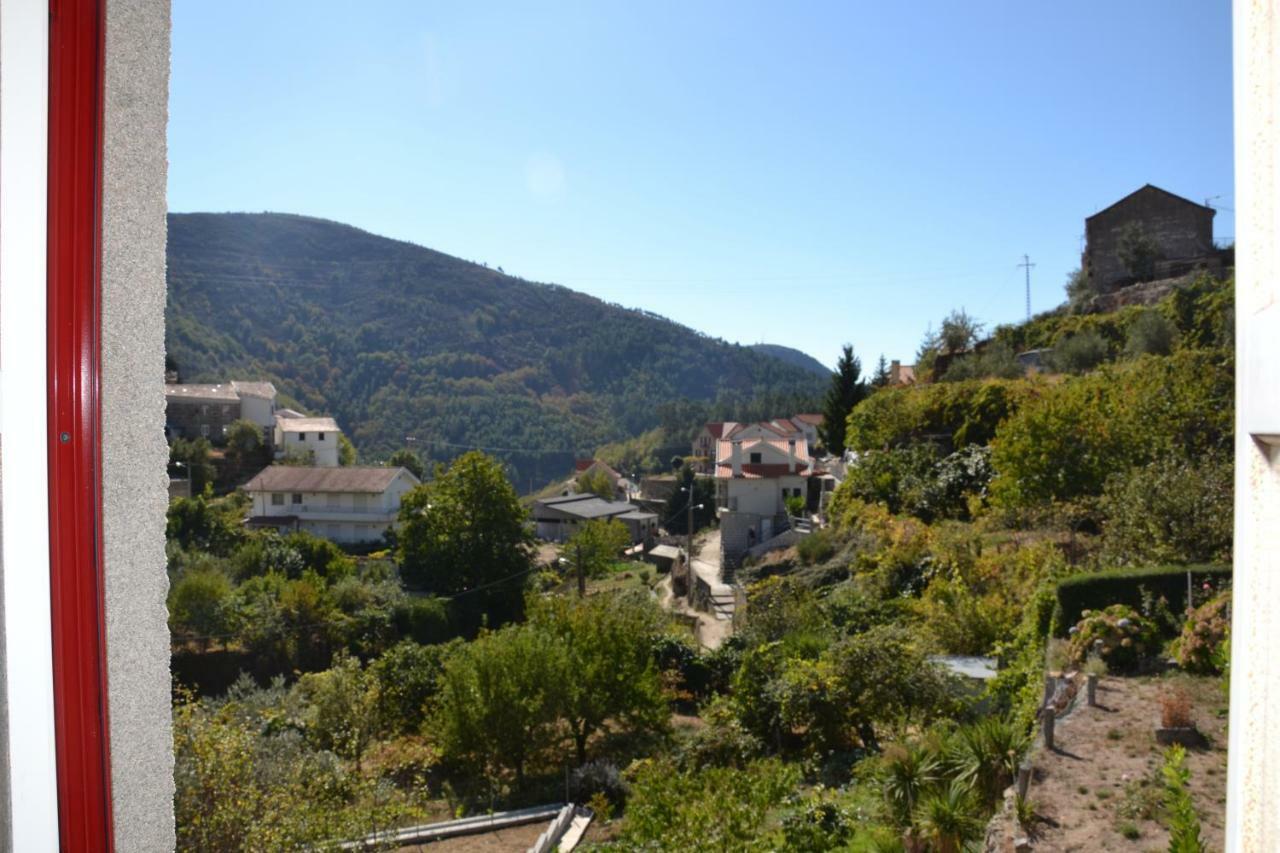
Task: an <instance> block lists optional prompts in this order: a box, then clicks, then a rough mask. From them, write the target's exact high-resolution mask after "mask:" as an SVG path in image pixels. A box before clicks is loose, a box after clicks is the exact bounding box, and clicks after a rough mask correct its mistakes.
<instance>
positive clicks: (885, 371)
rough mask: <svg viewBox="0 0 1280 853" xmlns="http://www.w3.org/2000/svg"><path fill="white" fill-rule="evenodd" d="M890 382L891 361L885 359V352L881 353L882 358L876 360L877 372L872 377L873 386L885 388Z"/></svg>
mask: <svg viewBox="0 0 1280 853" xmlns="http://www.w3.org/2000/svg"><path fill="white" fill-rule="evenodd" d="M888 384H889V362H887V361H885V360H884V353H881V354H880V360H879V361H877V362H876V372H875V373H874V374H873V375H872V377H871V387H872V388H884V387H886V386H888Z"/></svg>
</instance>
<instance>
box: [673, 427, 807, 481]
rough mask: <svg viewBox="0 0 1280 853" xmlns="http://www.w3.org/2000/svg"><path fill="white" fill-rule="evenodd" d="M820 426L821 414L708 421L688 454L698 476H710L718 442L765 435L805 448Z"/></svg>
mask: <svg viewBox="0 0 1280 853" xmlns="http://www.w3.org/2000/svg"><path fill="white" fill-rule="evenodd" d="M821 424H822V415H812V414H810V415H796V416H795V417H793V418H775V419H773V420H771V421H758V422H756V423H739V422H737V421H709V422H707V423H706V424H704V425H703V427H702V430H701V431H700V432H699V433H698V435H697V436H695V437H694V439H693V448H692V449H693V454H692V455H693V457H694V458H695V459H696V460H697V462H696V463H695V465H694V469H695V470H696V471H698V472H699V473H702V474H711V473H713V472H714V468H715V466H716V463H717V462H718V461H719V456H718V454H719V453H720V442H721V441H723V440H724V439H727V438H731V437H737V438H740V439H746V438H760V437H762V436H765V435H768V436H770V437H774V438H783V439H790V438H797V439H803V440H804V441H805V443H806V444H807V445H808V446H809V447H814V446H816V445H817V443H818V427H819V426H821Z"/></svg>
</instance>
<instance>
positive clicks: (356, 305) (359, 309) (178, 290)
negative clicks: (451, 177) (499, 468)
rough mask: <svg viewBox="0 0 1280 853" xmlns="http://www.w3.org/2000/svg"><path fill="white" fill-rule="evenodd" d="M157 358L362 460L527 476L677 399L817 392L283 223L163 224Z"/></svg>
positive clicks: (566, 299) (484, 278)
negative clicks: (300, 412) (487, 455)
mask: <svg viewBox="0 0 1280 853" xmlns="http://www.w3.org/2000/svg"><path fill="white" fill-rule="evenodd" d="M168 262H169V267H168V279H169V301H168V308H167V312H166V313H167V321H168V325H167V338H168V339H167V345H168V351H169V353H170V355H171V356H172V357H173V358H174V359H175V360H176V361H177V363H178V366H179V368H180V370H181V371H182V375H183V378H184V379H185V380H187V381H201V380H210V381H212V380H218V379H225V378H228V377H232V376H255V377H257V376H263V377H265V378H269V379H271V380H273V381H274V382H276V384H277V387H278V388H280V390H281V392H282V393H283V394H285V395H287V396H288V397H291V398H293V399H294V400H296V401H297V403H298V404H299V405H301V406H303V407H305V408H307V409H310V410H313V411H317V412H327V413H330V414H332V415H334V416H335V417H336V418H337V419H338V422H339V424H341V425H342V427H343V428H344V429H345V430H347V432H348V434H350V436H351V437H352V439H353V440H354V441H355V443H356V445H357V446H358V447H359V448H360V450H361V452H362V453H364V454H365V456H366V457H376V456H378V455H382V454H386V453H388V452H390V451H391V450H394V449H395V448H397V447H401V446H403V444H404V439H405V436H414V437H415V438H416V447H417V448H418V449H419V451H420V452H422V454H423V455H424V456H427V457H430V458H434V459H438V460H445V459H448V458H450V457H452V456H454V455H456V453H457V452H459V450H460V449H461V448H465V447H474V446H484V447H489V448H512V449H515V450H517V451H519V452H509V453H503V454H501V455H502V456H503V457H504V458H505V459H507V460H508V461H510V462H511V463H512V464H513V465H514V466H515V468H516V471H515V472H514V473H515V475H516V476H517V477H519V478H520V479H521V480H524V479H526V478H529V477H533V478H535V479H538V480H543V479H545V478H547V477H549V476H551V475H553V474H555V473H558V472H559V471H562V470H564V468H565V467H566V466H567V465H568V463H569V461H570V460H571V458H572V457H573V456H574V455H575V453H578V452H583V451H589V449H591V448H594V447H596V446H597V445H599V444H602V443H604V442H608V441H615V440H618V439H622V438H626V437H628V436H632V435H636V434H639V433H641V432H643V431H645V430H647V429H650V428H652V427H653V426H655V425H656V424H657V423H658V422H659V414H658V408H659V406H661V405H662V404H663V403H666V402H670V401H673V400H678V399H682V398H684V399H689V400H695V401H703V402H718V404H719V405H722V406H732V405H733V404H734V403H735V401H741V402H743V403H745V402H746V401H749V400H751V399H753V398H755V397H759V396H764V395H767V394H779V393H784V394H795V393H800V394H808V393H814V394H816V393H820V392H821V390H822V389H823V387H824V384H825V381H824V379H822V378H821V377H819V376H817V375H816V374H815V373H813V372H811V371H810V370H807V369H802V368H800V367H796V366H795V365H793V364H789V363H786V362H784V361H782V360H779V359H778V358H775V357H772V356H770V355H767V354H762V353H757V352H755V351H753V350H752V349H751V348H749V347H743V346H739V345H736V344H729V343H726V342H724V341H721V340H717V339H713V338H710V337H707V336H705V335H702V334H700V333H698V332H696V331H694V330H692V329H689V328H687V327H685V326H681V325H679V324H677V323H674V322H672V321H670V320H667V319H665V318H663V317H660V316H657V315H655V314H651V313H648V312H644V311H638V310H633V309H627V308H623V307H621V306H617V305H612V304H609V303H606V302H603V301H601V300H599V299H596V298H594V297H591V296H587V295H585V294H582V293H576V292H574V291H572V290H569V289H567V288H564V287H560V286H556V285H547V284H537V283H533V282H529V281H526V280H524V279H520V278H516V277H513V276H509V275H504V274H502V273H500V272H497V271H494V270H491V269H488V268H487V267H484V266H481V265H479V264H474V263H470V262H467V261H463V260H460V259H458V258H454V257H450V256H449V255H445V254H442V253H440V252H436V251H432V250H430V249H426V248H423V247H421V246H416V245H413V244H410V243H405V242H400V241H397V240H390V239H387V238H384V237H379V236H376V235H374V234H369V233H367V232H364V231H360V230H359V229H356V228H353V227H350V226H347V225H342V224H339V223H336V222H329V221H325V220H320V219H313V218H308V217H302V216H293V215H287V214H269V213H268V214H242V213H231V214H205V213H193V214H171V215H170V216H169V247H168Z"/></svg>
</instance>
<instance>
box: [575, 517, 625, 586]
mask: <svg viewBox="0 0 1280 853" xmlns="http://www.w3.org/2000/svg"><path fill="white" fill-rule="evenodd" d="M630 546H631V533H630V531H628V530H627V526H626V525H625V524H623V523H622V522H621V521H618V520H617V519H616V518H610V519H593V520H591V521H588V522H587V523H585V524H583V525H582V526H581V527H579V528H578V530H577V532H576V533H574V534H573V536H572V537H571V538H570V539H569V541H568V542H567V543H566V544H565V547H564V554H565V558H566V559H567V560H568V561H569V563H570V566H571V567H572V568H573V570H574V571H577V569H578V568H579V566H581V568H582V571H583V572H584V573H585V574H586V576H587V577H590V578H600V577H604V576H605V575H606V574H608V572H609V568H610V567H611V566H612V565H613V564H614V563H615V562H617V561H618V560H619V559H620V558H621V557H622V552H623V551H625V550H626V549H627V548H628V547H630Z"/></svg>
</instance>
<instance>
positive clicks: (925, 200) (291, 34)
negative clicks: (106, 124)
mask: <svg viewBox="0 0 1280 853" xmlns="http://www.w3.org/2000/svg"><path fill="white" fill-rule="evenodd" d="M1231 123H1232V121H1231V32H1230V3H1229V2H1227V0H1151V2H1136V0H1126V2H1122V3H1117V2H1113V0H1106V2H1071V3H1039V2H1035V3H1027V2H1021V3H1017V2H1012V0H1009V2H971V3H955V2H934V3H927V4H919V3H911V4H905V3H879V4H874V5H873V4H868V3H853V2H832V3H819V2H812V3H792V4H780V3H769V4H766V3H747V2H741V0H739V2H718V0H717V1H716V2H712V0H695V2H688V0H686V2H679V3H677V2H665V0H650V1H649V2H645V3H634V2H603V0H599V1H597V2H590V3H587V2H577V3H548V2H529V3H524V2H522V3H508V4H502V5H498V4H485V3H480V2H457V3H455V2H390V1H388V2H376V1H371V2H367V3H350V2H328V1H327V0H325V1H324V2H321V0H308V2H295V0H273V2H268V3H263V2H261V1H260V0H258V2H243V1H242V0H219V2H216V3H209V2H203V0H175V2H174V4H173V76H172V81H171V93H170V126H169V145H170V150H169V160H170V171H169V204H170V208H171V209H172V210H175V211H197V210H199V211H227V210H247V211H260V210H272V211H286V212H291V213H302V214H308V215H313V216H321V217H325V218H329V219H335V220H338V221H341V222H347V223H350V224H353V225H356V226H359V227H361V228H364V229H367V230H369V231H373V232H375V233H378V234H384V235H387V236H391V237H397V238H400V239H405V240H410V241H413V242H415V243H420V244H422V245H425V246H429V247H431V248H433V249H438V250H440V251H443V252H447V253H449V254H452V255H456V256H459V257H462V258H467V259H470V260H475V261H484V262H487V263H489V264H490V265H491V266H502V267H503V268H504V269H505V270H506V271H507V272H511V273H515V274H519V275H522V276H524V277H526V278H529V279H533V280H538V281H550V282H556V283H559V284H564V285H566V286H569V287H572V288H575V289H578V290H583V291H586V292H588V293H592V294H594V295H597V296H599V297H601V298H603V299H606V300H609V301H611V302H617V303H621V304H624V305H628V306H635V307H641V308H646V309H649V310H653V311H657V312H659V313H661V314H664V315H666V316H668V317H671V318H672V319H675V320H677V321H679V322H681V323H685V324H687V325H689V326H692V327H694V328H696V329H699V330H701V331H704V332H707V333H708V334H711V335H715V336H717V337H722V338H725V339H728V340H734V341H740V342H742V343H755V342H758V341H767V342H770V343H780V344H786V345H788V346H794V347H797V348H799V349H802V350H804V351H806V352H808V353H810V354H812V355H814V356H815V357H817V358H818V359H820V360H821V361H823V362H826V363H828V364H833V363H834V362H835V359H836V357H837V356H838V354H839V348H840V345H841V344H842V343H844V342H851V343H853V344H854V346H855V349H856V351H857V352H858V353H859V354H860V355H861V356H862V358H863V362H864V365H866V366H867V367H869V366H870V363H873V362H874V360H875V358H876V356H877V355H878V354H880V353H884V354H885V355H886V356H887V357H889V358H901V359H903V360H904V361H909V360H911V359H912V357H913V355H914V352H915V349H916V347H917V345H918V343H919V341H920V338H921V336H922V334H923V332H924V331H925V329H926V327H927V326H929V325H930V323H933V324H934V325H936V324H937V321H938V320H939V319H940V318H941V317H942V316H943V315H945V314H946V312H947V311H948V310H949V309H951V308H954V307H964V308H965V309H966V310H968V311H969V312H970V313H971V314H973V315H976V316H977V317H978V318H979V319H981V320H983V321H985V322H986V323H988V324H989V325H994V324H995V323H998V322H1006V321H1011V320H1017V319H1020V318H1021V317H1022V316H1023V314H1024V294H1023V271H1022V270H1021V269H1019V268H1018V267H1017V264H1018V263H1019V262H1020V261H1021V259H1022V255H1023V253H1024V252H1025V253H1027V254H1029V255H1030V256H1031V260H1032V261H1033V262H1034V263H1035V264H1036V267H1035V268H1034V270H1033V271H1032V308H1033V310H1035V311H1041V310H1045V309H1047V308H1050V307H1052V306H1054V305H1055V304H1057V303H1058V302H1060V301H1061V300H1062V284H1063V282H1064V280H1065V278H1066V276H1067V273H1068V272H1069V271H1070V270H1071V269H1073V268H1075V267H1076V266H1078V265H1079V256H1080V250H1081V245H1082V235H1083V232H1084V224H1083V220H1084V217H1086V216H1088V215H1090V214H1092V213H1093V212H1095V211H1097V210H1099V209H1101V208H1102V207H1105V206H1106V205H1108V204H1110V203H1111V202H1112V201H1114V200H1116V199H1118V198H1120V197H1121V196H1123V195H1125V194H1126V193H1128V192H1130V191H1132V190H1134V189H1137V188H1138V187H1139V186H1141V185H1142V184H1144V183H1148V182H1150V183H1154V184H1156V185H1158V186H1161V187H1163V188H1165V189H1167V190H1170V191H1172V192H1175V193H1178V194H1180V195H1185V196H1187V197H1189V198H1192V199H1195V200H1197V201H1203V200H1204V199H1205V198H1207V197H1211V196H1221V197H1220V198H1218V199H1216V200H1215V201H1214V204H1215V206H1220V207H1222V208H1225V209H1222V210H1221V211H1220V212H1219V214H1218V216H1217V220H1216V228H1215V230H1216V234H1217V236H1218V237H1219V238H1220V239H1222V238H1230V237H1231V236H1232V234H1233V233H1234V218H1233V214H1232V213H1231V212H1230V210H1229V208H1231V207H1233V206H1234V205H1233V198H1232V186H1233V171H1232V149H1231V145H1232V134H1231Z"/></svg>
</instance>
